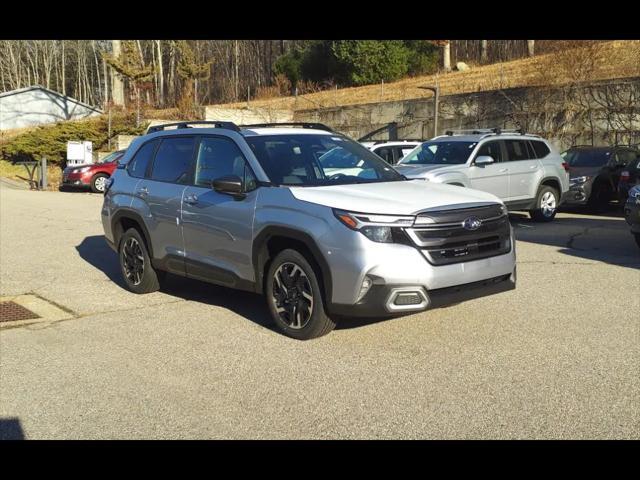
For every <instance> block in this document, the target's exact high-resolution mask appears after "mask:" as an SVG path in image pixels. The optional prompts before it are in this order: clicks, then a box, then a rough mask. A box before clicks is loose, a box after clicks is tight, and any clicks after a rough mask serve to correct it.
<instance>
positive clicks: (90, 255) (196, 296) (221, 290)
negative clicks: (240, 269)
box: [76, 235, 275, 330]
mask: <svg viewBox="0 0 640 480" xmlns="http://www.w3.org/2000/svg"><path fill="white" fill-rule="evenodd" d="M76 250H77V251H78V254H79V255H80V257H81V258H82V259H83V260H84V261H86V262H87V263H89V264H91V265H92V266H93V267H95V268H97V269H98V270H100V271H101V272H103V273H104V274H105V275H106V276H107V277H108V278H109V279H110V280H111V281H112V282H114V283H116V284H117V285H118V286H120V287H121V288H123V289H125V290H126V289H127V288H126V285H125V283H124V280H123V279H122V274H121V272H120V266H119V265H118V256H117V254H116V253H115V252H114V251H113V250H111V248H110V247H109V246H108V245H107V242H106V241H105V238H104V235H94V236H91V237H86V238H85V239H84V240H82V242H81V243H80V245H78V246H77V247H76ZM160 291H161V292H162V293H165V294H167V295H171V296H173V297H177V298H182V299H184V300H189V301H193V302H200V303H205V304H207V305H215V306H218V307H222V308H226V309H228V310H231V311H233V312H235V313H237V314H238V315H241V316H243V317H245V318H247V319H248V320H251V321H252V322H254V323H257V324H258V325H260V326H263V327H266V328H269V329H271V330H275V326H274V325H273V324H272V323H273V322H272V320H271V317H270V314H269V311H268V309H267V305H266V303H265V301H264V299H263V297H262V296H261V295H258V294H255V293H251V292H245V291H241V290H234V289H231V288H226V287H221V286H217V285H212V284H209V283H206V282H200V281H198V280H192V279H190V278H184V277H180V276H177V275H171V274H167V276H166V277H165V281H164V282H162V286H161V288H160Z"/></svg>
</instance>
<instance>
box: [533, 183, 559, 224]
mask: <svg viewBox="0 0 640 480" xmlns="http://www.w3.org/2000/svg"><path fill="white" fill-rule="evenodd" d="M535 205H536V208H535V209H534V210H531V211H529V215H531V218H532V219H533V220H535V221H536V222H550V221H552V220H553V219H554V218H555V216H556V213H557V210H558V192H557V191H556V190H555V188H552V187H549V186H546V185H545V186H542V187H541V188H540V189H539V190H538V195H537V196H536V203H535Z"/></svg>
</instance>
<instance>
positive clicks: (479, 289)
mask: <svg viewBox="0 0 640 480" xmlns="http://www.w3.org/2000/svg"><path fill="white" fill-rule="evenodd" d="M516 280H517V278H516V270H515V269H514V270H513V273H511V274H506V275H500V276H498V277H493V278H488V279H486V280H480V281H478V282H471V283H464V284H462V285H456V286H453V287H447V288H438V289H435V290H427V292H426V295H427V299H428V301H427V302H424V303H423V304H421V305H416V306H414V307H415V308H411V309H406V310H396V311H392V312H390V311H389V310H388V308H387V305H388V301H389V299H390V298H391V296H392V294H393V292H397V291H400V290H402V289H405V288H406V289H408V290H411V291H414V290H415V289H416V287H415V286H414V285H373V286H372V287H371V289H370V290H369V292H367V294H366V295H365V296H364V298H363V299H362V300H360V302H358V303H356V304H354V305H345V304H338V303H334V304H330V305H328V310H329V314H331V315H339V316H344V317H369V318H382V317H394V316H400V315H406V314H411V313H417V312H421V311H424V310H427V309H432V308H440V307H445V306H448V305H453V304H457V303H461V302H465V301H467V300H473V299H476V298H480V297H486V296H488V295H495V294H497V293H502V292H507V291H509V290H513V289H515V288H516Z"/></svg>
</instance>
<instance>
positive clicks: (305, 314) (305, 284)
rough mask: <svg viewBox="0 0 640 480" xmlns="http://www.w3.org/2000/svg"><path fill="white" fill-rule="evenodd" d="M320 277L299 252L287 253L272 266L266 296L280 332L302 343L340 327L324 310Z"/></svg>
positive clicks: (285, 251)
mask: <svg viewBox="0 0 640 480" xmlns="http://www.w3.org/2000/svg"><path fill="white" fill-rule="evenodd" d="M318 279H319V277H318V275H317V274H316V272H315V270H314V269H313V267H312V266H311V265H310V264H309V262H308V261H307V259H306V258H305V257H304V256H303V255H302V254H301V253H299V252H298V251H296V250H291V249H287V250H283V251H282V252H280V253H279V254H278V255H277V256H276V258H275V259H274V260H273V262H271V265H270V267H269V271H268V273H267V279H266V285H265V294H266V297H267V304H268V306H269V310H270V312H271V316H272V317H273V319H274V321H275V323H276V325H277V326H278V328H279V329H280V330H281V331H282V332H284V334H285V335H288V336H289V337H292V338H296V339H298V340H309V339H311V338H317V337H321V336H323V335H326V334H327V333H329V332H330V331H331V330H333V329H334V328H335V326H336V324H335V322H334V321H333V320H331V319H330V318H329V317H328V316H327V314H326V312H325V309H324V302H323V298H322V291H321V289H320V284H319V281H318Z"/></svg>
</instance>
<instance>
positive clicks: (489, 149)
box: [476, 142, 502, 162]
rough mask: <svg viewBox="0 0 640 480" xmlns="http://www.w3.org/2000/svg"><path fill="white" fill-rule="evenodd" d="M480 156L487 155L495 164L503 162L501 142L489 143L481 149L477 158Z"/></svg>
mask: <svg viewBox="0 0 640 480" xmlns="http://www.w3.org/2000/svg"><path fill="white" fill-rule="evenodd" d="M480 155H487V156H489V157H492V158H493V160H494V161H495V162H501V161H502V148H500V142H487V143H485V144H484V145H482V146H481V147H480V150H478V154H477V155H476V158H477V157H479V156H480Z"/></svg>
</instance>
